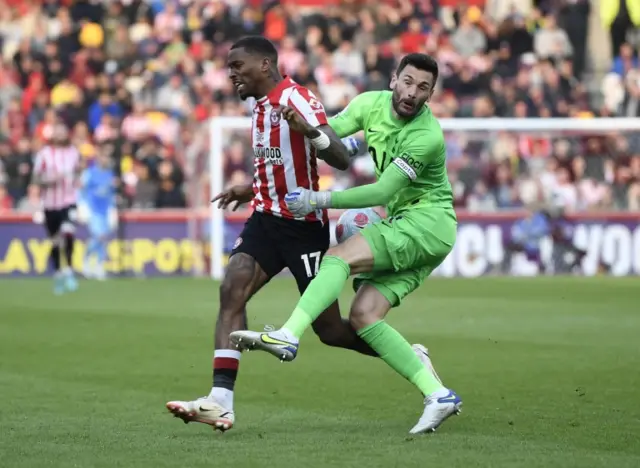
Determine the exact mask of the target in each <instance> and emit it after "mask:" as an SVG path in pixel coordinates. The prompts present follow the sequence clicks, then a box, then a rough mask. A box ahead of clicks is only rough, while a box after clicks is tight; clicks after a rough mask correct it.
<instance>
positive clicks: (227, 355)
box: [209, 349, 242, 410]
mask: <svg viewBox="0 0 640 468" xmlns="http://www.w3.org/2000/svg"><path fill="white" fill-rule="evenodd" d="M241 356H242V354H241V353H240V351H236V350H231V349H216V350H215V352H214V354H213V387H212V388H211V392H210V393H209V397H210V398H212V399H214V400H215V401H217V402H218V403H220V404H221V405H222V406H224V407H225V408H227V409H228V410H233V389H234V387H235V384H236V378H237V377H238V368H239V366H240V357H241Z"/></svg>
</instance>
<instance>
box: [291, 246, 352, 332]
mask: <svg viewBox="0 0 640 468" xmlns="http://www.w3.org/2000/svg"><path fill="white" fill-rule="evenodd" d="M350 273H351V268H349V265H348V264H347V263H346V262H345V261H344V260H342V259H341V258H340V257H333V256H331V255H327V256H326V257H324V258H323V259H322V263H321V264H320V270H319V271H318V275H317V276H316V277H315V278H314V279H313V281H311V283H310V284H309V286H308V287H307V290H306V291H305V292H304V294H303V295H302V297H301V298H300V301H298V305H297V306H296V308H295V309H294V311H293V314H291V317H289V320H287V323H285V324H284V325H283V326H282V328H286V329H287V330H289V331H290V332H291V333H293V335H294V336H295V337H296V338H298V339H300V337H301V336H302V334H303V333H304V331H305V330H306V329H307V328H309V326H310V325H311V324H312V323H313V322H314V320H315V319H317V318H318V316H319V315H320V314H321V313H322V312H324V310H325V309H326V308H327V307H329V306H330V305H331V304H332V303H333V301H335V300H336V299H337V298H338V296H340V293H341V292H342V288H343V287H344V284H345V283H346V282H347V279H349V274H350Z"/></svg>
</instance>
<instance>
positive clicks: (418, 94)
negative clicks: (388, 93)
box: [391, 65, 434, 118]
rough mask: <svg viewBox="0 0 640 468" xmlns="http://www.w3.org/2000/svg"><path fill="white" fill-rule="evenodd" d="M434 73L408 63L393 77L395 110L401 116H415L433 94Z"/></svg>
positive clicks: (392, 86)
mask: <svg viewBox="0 0 640 468" xmlns="http://www.w3.org/2000/svg"><path fill="white" fill-rule="evenodd" d="M433 82H434V77H433V73H431V72H428V71H425V70H420V69H418V68H416V67H414V66H413V65H407V66H406V67H404V69H403V70H402V71H401V72H400V74H399V75H398V76H395V75H394V76H393V77H392V78H391V89H392V90H393V99H392V103H393V110H394V111H395V112H396V114H398V116H399V117H403V118H410V117H413V116H415V115H416V114H417V113H418V112H420V110H421V109H422V106H424V104H425V103H426V102H429V100H430V99H431V95H432V94H433Z"/></svg>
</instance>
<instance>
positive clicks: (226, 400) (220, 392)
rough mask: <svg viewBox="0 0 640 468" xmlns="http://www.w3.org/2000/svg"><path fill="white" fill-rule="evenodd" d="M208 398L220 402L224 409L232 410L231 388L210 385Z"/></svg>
mask: <svg viewBox="0 0 640 468" xmlns="http://www.w3.org/2000/svg"><path fill="white" fill-rule="evenodd" d="M209 398H211V399H212V400H215V401H216V402H218V403H220V404H221V405H222V406H224V407H225V409H228V410H231V411H233V390H228V389H226V388H221V387H212V388H211V392H210V393H209Z"/></svg>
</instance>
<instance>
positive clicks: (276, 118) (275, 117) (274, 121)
mask: <svg viewBox="0 0 640 468" xmlns="http://www.w3.org/2000/svg"><path fill="white" fill-rule="evenodd" d="M269 118H270V119H271V126H272V127H276V126H278V125H280V114H278V111H276V110H275V109H273V110H272V111H271V115H270V116H269Z"/></svg>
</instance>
